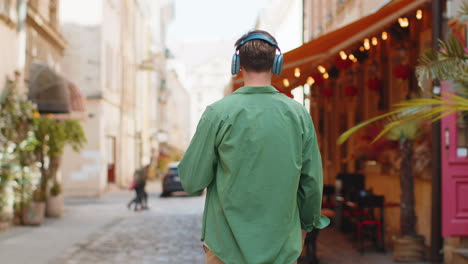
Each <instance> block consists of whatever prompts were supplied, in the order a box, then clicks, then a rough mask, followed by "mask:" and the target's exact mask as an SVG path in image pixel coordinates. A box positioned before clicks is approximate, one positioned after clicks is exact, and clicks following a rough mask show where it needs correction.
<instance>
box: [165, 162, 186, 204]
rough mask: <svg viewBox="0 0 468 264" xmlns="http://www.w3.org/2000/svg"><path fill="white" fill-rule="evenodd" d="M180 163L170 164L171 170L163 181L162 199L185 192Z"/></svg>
mask: <svg viewBox="0 0 468 264" xmlns="http://www.w3.org/2000/svg"><path fill="white" fill-rule="evenodd" d="M179 163H180V162H171V163H169V168H168V169H167V171H166V174H165V175H164V177H163V180H162V193H161V197H167V196H169V195H171V193H173V192H183V191H184V188H183V187H182V183H181V182H180V177H179V168H178V167H179Z"/></svg>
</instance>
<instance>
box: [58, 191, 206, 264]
mask: <svg viewBox="0 0 468 264" xmlns="http://www.w3.org/2000/svg"><path fill="white" fill-rule="evenodd" d="M202 199H203V198H199V197H172V198H165V199H159V198H158V199H156V198H155V199H151V201H152V203H153V206H157V207H158V208H157V210H149V211H144V212H137V213H135V214H134V215H132V216H128V217H126V218H119V219H117V220H115V221H113V222H112V223H110V224H108V225H107V226H106V228H104V229H102V230H100V231H99V232H96V233H94V234H93V235H92V236H91V237H90V238H89V239H87V240H85V241H83V242H81V243H80V244H79V245H78V246H77V247H76V248H75V249H74V250H72V251H71V252H70V253H68V254H67V255H65V256H62V257H61V258H60V259H59V260H56V261H55V262H54V263H57V264H59V263H63V264H87V263H102V264H104V263H109V264H111V263H122V264H123V263H129V264H131V263H141V264H143V263H161V264H166V263H193V264H202V263H204V254H203V249H202V244H201V242H200V227H201V211H197V210H193V209H194V208H193V207H192V205H194V204H198V203H199V201H200V200H202ZM197 207H198V208H200V207H199V206H197Z"/></svg>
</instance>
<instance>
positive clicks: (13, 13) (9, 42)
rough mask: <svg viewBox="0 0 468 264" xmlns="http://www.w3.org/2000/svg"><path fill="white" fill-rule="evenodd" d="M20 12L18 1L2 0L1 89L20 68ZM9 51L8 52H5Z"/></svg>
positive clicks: (0, 33)
mask: <svg viewBox="0 0 468 264" xmlns="http://www.w3.org/2000/svg"><path fill="white" fill-rule="evenodd" d="M18 21H19V19H18V12H17V8H16V1H8V0H5V1H1V2H0V36H1V39H2V41H1V43H0V50H2V52H0V60H1V61H2V63H1V64H0V91H1V90H2V89H3V85H4V81H5V78H6V76H8V75H9V76H10V78H11V77H12V74H13V72H14V71H15V70H17V69H18V68H19V66H20V65H19V61H18V55H19V50H18V44H19V33H18ZM5 51H8V52H5Z"/></svg>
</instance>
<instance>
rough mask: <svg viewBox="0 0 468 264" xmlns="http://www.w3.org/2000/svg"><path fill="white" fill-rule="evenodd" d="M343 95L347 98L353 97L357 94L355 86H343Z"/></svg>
mask: <svg viewBox="0 0 468 264" xmlns="http://www.w3.org/2000/svg"><path fill="white" fill-rule="evenodd" d="M343 93H344V95H345V96H347V97H353V96H356V95H357V94H358V89H357V88H356V86H354V85H352V84H350V85H348V86H345V88H344V91H343Z"/></svg>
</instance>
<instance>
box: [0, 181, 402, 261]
mask: <svg viewBox="0 0 468 264" xmlns="http://www.w3.org/2000/svg"><path fill="white" fill-rule="evenodd" d="M148 192H149V194H150V197H149V206H150V210H147V211H139V212H134V211H131V210H128V209H127V207H126V204H127V202H128V201H129V200H130V199H131V198H132V197H133V192H131V191H128V190H114V191H111V192H109V193H107V194H106V195H104V196H102V197H100V198H77V199H67V200H66V208H67V210H66V212H65V215H64V216H63V217H62V218H60V219H47V221H46V222H45V223H44V224H43V225H42V226H40V227H24V226H16V227H14V228H12V229H11V230H9V231H7V232H4V233H0V256H1V259H0V260H1V261H0V263H1V264H30V263H34V264H111V263H112V264H146V263H148V264H149V263H151V264H153V263H154V264H168V263H171V264H203V263H204V260H205V258H204V252H203V249H202V242H201V241H200V229H201V219H202V212H203V205H204V196H200V197H169V198H160V197H159V194H160V183H159V182H152V183H151V184H150V185H149V186H148ZM37 241H40V243H38V242H37ZM317 244H318V245H317V247H318V250H317V254H318V257H319V259H320V263H322V264H353V263H361V264H392V263H394V262H393V261H392V256H391V252H390V251H388V252H387V253H386V254H383V253H378V252H372V251H370V252H366V253H365V254H364V255H360V254H359V253H358V251H357V250H356V247H355V246H353V242H351V241H350V239H349V238H347V237H346V236H345V235H343V234H342V233H340V232H337V231H336V230H335V229H334V228H333V227H330V228H327V229H325V230H323V231H321V232H320V234H319V237H318V241H317ZM337 252H338V253H337ZM32 260H34V261H32Z"/></svg>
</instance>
